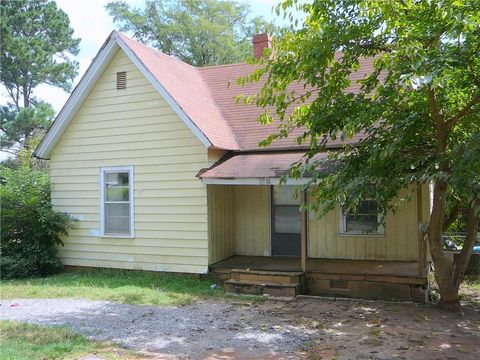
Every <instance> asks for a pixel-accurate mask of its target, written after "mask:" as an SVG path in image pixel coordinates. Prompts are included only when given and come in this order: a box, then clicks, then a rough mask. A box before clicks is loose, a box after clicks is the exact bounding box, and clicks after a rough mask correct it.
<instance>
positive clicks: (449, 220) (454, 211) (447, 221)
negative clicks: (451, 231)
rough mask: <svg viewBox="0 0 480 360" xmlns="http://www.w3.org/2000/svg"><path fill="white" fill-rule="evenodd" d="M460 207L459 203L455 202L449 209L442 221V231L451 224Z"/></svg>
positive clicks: (445, 230) (456, 216)
mask: <svg viewBox="0 0 480 360" xmlns="http://www.w3.org/2000/svg"><path fill="white" fill-rule="evenodd" d="M461 210H462V209H461V208H460V206H459V204H456V205H455V206H454V207H453V208H452V209H451V210H450V213H449V214H448V215H447V218H446V219H445V221H444V223H443V232H447V230H448V228H449V227H450V226H451V225H452V224H453V222H454V221H455V220H457V218H458V215H459V214H460V211H461Z"/></svg>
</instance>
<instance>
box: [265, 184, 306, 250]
mask: <svg viewBox="0 0 480 360" xmlns="http://www.w3.org/2000/svg"><path fill="white" fill-rule="evenodd" d="M275 186H296V185H270V257H273V256H275V257H296V256H295V255H274V254H273V238H274V233H275V228H274V226H275V224H274V217H275V211H274V207H275V204H274V195H273V192H274V188H275ZM303 194H304V198H305V199H308V198H307V195H308V192H307V190H305V191H304V192H303ZM300 206H301V204H300ZM305 219H306V221H305V236H306V242H307V243H306V247H307V249H306V251H307V257H308V248H309V244H308V227H309V225H308V223H309V221H308V219H309V217H308V211H307V210H306V209H305ZM300 221H301V220H300ZM300 227H301V224H300ZM300 231H301V229H300ZM300 236H301V232H300ZM300 241H301V240H300ZM300 246H301V243H300ZM298 256H301V249H300V254H299V255H298Z"/></svg>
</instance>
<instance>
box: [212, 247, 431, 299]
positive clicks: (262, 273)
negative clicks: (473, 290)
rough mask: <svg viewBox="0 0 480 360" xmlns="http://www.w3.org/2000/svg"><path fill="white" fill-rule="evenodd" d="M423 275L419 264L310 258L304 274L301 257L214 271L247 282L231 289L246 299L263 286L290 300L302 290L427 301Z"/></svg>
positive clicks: (225, 264) (250, 260)
mask: <svg viewBox="0 0 480 360" xmlns="http://www.w3.org/2000/svg"><path fill="white" fill-rule="evenodd" d="M418 269H419V265H418V262H416V261H378V260H348V259H318V258H307V259H306V271H302V265H301V260H300V258H298V257H266V256H238V255H237V256H232V257H229V258H227V259H225V260H222V261H219V262H217V263H215V264H212V265H211V266H210V271H211V272H212V273H213V274H214V275H216V276H218V277H220V278H222V279H224V280H227V283H229V284H230V285H231V284H233V285H238V284H240V283H239V281H240V280H243V283H244V284H246V285H245V286H242V287H241V288H239V287H238V286H236V287H233V286H230V288H231V289H234V290H237V291H240V292H246V293H256V294H258V293H259V292H258V285H261V284H267V286H270V288H275V291H276V294H282V291H280V290H279V289H278V288H283V289H286V291H284V292H283V293H284V294H285V295H288V294H292V291H294V290H292V289H293V288H295V287H297V288H296V290H297V294H298V293H302V294H308V295H327V296H339V297H360V298H374V299H386V300H389V299H396V300H414V301H424V300H425V290H426V286H427V278H426V276H425V275H423V276H420V275H419V273H418ZM280 277H281V278H282V279H283V280H282V281H283V282H281V281H279V279H280ZM291 279H295V280H294V281H293V280H291ZM289 284H290V286H288V285H289ZM275 285H280V286H277V287H275ZM267 293H268V292H267ZM293 295H295V294H294V293H293Z"/></svg>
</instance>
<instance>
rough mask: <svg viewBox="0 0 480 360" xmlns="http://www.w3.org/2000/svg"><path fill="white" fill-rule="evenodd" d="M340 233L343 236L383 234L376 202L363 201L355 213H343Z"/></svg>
mask: <svg viewBox="0 0 480 360" xmlns="http://www.w3.org/2000/svg"><path fill="white" fill-rule="evenodd" d="M340 220H341V221H340V225H341V226H340V232H341V233H342V234H359V235H360V234H383V233H384V228H383V226H382V225H381V224H380V216H379V214H378V206H377V203H376V201H374V200H362V201H360V203H359V204H358V206H357V209H356V211H355V212H348V213H346V212H345V211H344V210H343V209H342V211H341V219H340Z"/></svg>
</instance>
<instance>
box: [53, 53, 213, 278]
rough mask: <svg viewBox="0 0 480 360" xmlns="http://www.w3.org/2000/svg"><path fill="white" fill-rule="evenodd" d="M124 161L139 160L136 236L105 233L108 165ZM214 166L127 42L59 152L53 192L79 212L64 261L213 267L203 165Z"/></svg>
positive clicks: (60, 206)
mask: <svg viewBox="0 0 480 360" xmlns="http://www.w3.org/2000/svg"><path fill="white" fill-rule="evenodd" d="M118 71H127V88H126V89H125V90H117V89H116V83H115V80H116V73H117V72H118ZM124 165H133V166H134V179H135V183H134V190H135V191H134V194H135V195H134V197H135V211H134V217H135V238H133V239H128V238H111V237H100V236H99V232H100V230H99V229H100V214H99V211H100V210H99V209H100V198H99V193H100V191H99V186H100V185H99V173H100V167H102V166H124ZM207 165H208V155H207V149H206V148H205V147H204V146H203V145H202V143H201V142H200V141H199V140H198V139H197V138H196V137H195V135H194V134H193V133H192V131H191V130H190V129H189V128H188V127H187V126H186V125H185V124H184V123H183V121H182V120H181V119H180V118H179V117H178V115H177V114H176V113H175V112H174V110H173V109H172V108H171V107H170V106H169V105H168V104H167V102H166V101H165V100H164V99H163V98H162V97H161V95H159V94H158V92H157V91H156V90H155V89H154V88H153V86H152V85H151V84H150V83H149V82H148V80H147V79H146V78H145V77H144V76H143V75H142V74H141V72H140V71H139V70H138V69H137V68H136V67H135V65H133V64H132V63H131V62H130V60H129V59H128V58H127V56H126V55H125V54H124V53H123V52H122V51H121V50H119V51H118V52H117V54H116V55H115V57H114V58H113V59H112V61H111V62H110V64H109V65H108V67H107V69H106V70H105V72H104V73H103V75H102V76H101V77H100V79H99V80H98V81H97V84H96V85H95V87H94V88H93V90H92V91H91V93H90V94H89V96H88V97H87V99H86V100H85V102H84V104H83V105H82V106H81V109H80V110H79V111H78V113H77V114H76V116H75V118H74V119H73V121H72V123H71V124H70V125H69V127H68V128H67V130H66V131H65V133H64V134H63V136H62V138H61V140H60V141H59V143H58V144H57V145H56V147H55V148H54V150H53V152H52V156H51V161H50V168H51V178H52V201H53V203H54V205H55V208H56V209H57V210H61V211H65V212H68V213H70V214H72V215H73V216H74V217H76V218H78V219H79V221H78V222H77V228H76V229H75V230H72V231H71V232H70V235H69V236H68V237H66V238H65V239H64V241H65V247H63V248H60V249H59V252H60V256H61V258H62V260H63V262H64V263H65V264H67V265H78V266H99V267H115V268H125V269H143V270H155V271H178V272H194V273H202V272H205V271H206V270H207V266H208V222H207V190H206V186H205V185H203V184H202V183H201V181H200V180H199V179H197V178H196V174H197V172H198V170H199V169H202V168H204V167H207Z"/></svg>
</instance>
